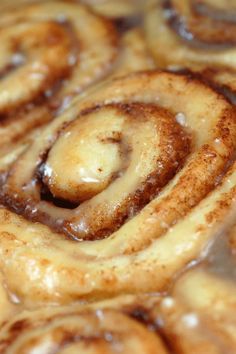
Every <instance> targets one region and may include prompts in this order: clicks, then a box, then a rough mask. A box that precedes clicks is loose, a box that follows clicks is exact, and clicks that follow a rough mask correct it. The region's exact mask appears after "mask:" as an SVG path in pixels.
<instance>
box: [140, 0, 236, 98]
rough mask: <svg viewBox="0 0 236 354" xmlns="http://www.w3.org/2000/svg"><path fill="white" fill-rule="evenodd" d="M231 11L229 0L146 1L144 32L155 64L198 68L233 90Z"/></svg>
mask: <svg viewBox="0 0 236 354" xmlns="http://www.w3.org/2000/svg"><path fill="white" fill-rule="evenodd" d="M235 14H236V12H235V4H234V2H233V1H232V2H231V1H221V0H220V1H211V0H204V1H200V0H184V1H177V0H163V1H157V0H154V1H150V3H149V6H148V10H147V17H146V33H147V41H148V43H149V47H150V49H151V51H152V53H153V54H154V57H155V58H156V61H157V64H158V65H159V66H160V67H162V68H167V67H168V68H169V69H171V70H172V69H173V70H182V69H190V70H194V71H197V72H201V73H202V74H203V76H204V77H205V78H207V79H208V80H210V81H213V82H216V83H217V84H218V85H220V86H223V89H224V91H225V93H228V91H227V90H228V89H229V90H231V91H233V92H234V91H235V88H236V84H235V82H236V81H235V78H236V76H235V69H236V67H235V28H236V27H235V26H236V25H235V23H236V21H235V19H236V17H235ZM221 89H222V87H221ZM228 95H229V96H230V93H228ZM231 96H232V95H231ZM231 96H230V97H231Z"/></svg>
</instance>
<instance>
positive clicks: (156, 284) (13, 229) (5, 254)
mask: <svg viewBox="0 0 236 354" xmlns="http://www.w3.org/2000/svg"><path fill="white" fill-rule="evenodd" d="M235 134H236V125H235V108H234V107H233V106H232V105H231V104H230V103H228V102H227V101H226V100H225V98H224V97H223V96H221V95H219V94H218V93H216V92H215V91H213V90H212V89H211V88H209V87H208V86H206V85H205V84H204V83H202V82H200V81H199V80H196V79H192V78H190V77H188V76H185V75H177V74H173V73H168V72H158V71H153V72H143V73H136V74H131V75H128V76H125V77H122V78H118V79H114V80H113V81H111V82H110V84H109V85H107V86H104V87H103V90H100V89H96V90H95V89H91V90H90V94H89V95H88V94H86V95H84V96H80V97H79V98H78V99H77V100H74V101H73V105H72V106H71V107H70V109H68V110H67V111H65V112H64V113H63V114H62V115H61V116H60V117H58V118H57V119H56V120H54V121H53V122H52V123H51V124H49V125H48V126H47V127H46V128H45V129H44V130H43V131H42V132H41V134H40V136H39V137H38V138H37V139H36V140H35V141H34V142H33V143H32V144H31V145H30V146H29V148H28V149H26V150H25V151H24V152H23V153H21V155H20V156H19V157H18V159H16V161H15V162H13V163H12V164H11V165H10V167H9V166H8V167H7V168H5V170H4V168H3V171H4V172H2V175H1V189H0V190H1V192H0V197H1V202H2V203H3V204H4V205H5V206H6V207H7V208H9V209H10V210H11V211H8V210H6V209H4V208H3V209H1V210H0V233H1V238H0V252H1V257H0V267H1V270H2V273H3V276H4V280H5V282H6V284H7V287H8V289H9V291H10V292H11V293H13V294H15V295H16V296H17V297H18V298H19V299H20V301H22V302H23V303H25V304H27V306H32V307H34V306H37V304H40V303H45V302H47V303H68V302H70V301H72V300H76V299H87V300H88V299H95V298H96V299H98V298H101V297H102V298H103V297H110V296H113V295H115V294H122V293H133V294H135V293H140V292H152V291H162V290H165V289H167V288H168V286H169V285H170V284H171V281H172V279H173V277H175V275H176V274H177V273H178V272H180V271H182V270H183V269H184V268H185V267H186V266H187V265H188V264H189V263H191V262H192V261H193V260H194V259H196V258H199V257H201V253H202V252H203V250H204V248H205V247H207V245H208V243H209V242H210V241H211V240H212V238H213V234H214V233H215V230H216V228H218V227H219V226H218V225H219V223H221V222H223V220H224V219H225V216H226V215H227V214H228V213H229V211H230V209H231V207H232V205H233V202H234V199H235V178H236V173H235V165H234V164H233V165H232V166H230V164H231V163H230V161H231V159H233V153H234V149H235ZM232 161H233V160H232ZM15 213H17V214H19V215H20V216H17V215H16V214H15ZM26 219H27V220H26ZM76 241H77V242H76ZM78 241H79V242H78ZM62 260H63V261H62Z"/></svg>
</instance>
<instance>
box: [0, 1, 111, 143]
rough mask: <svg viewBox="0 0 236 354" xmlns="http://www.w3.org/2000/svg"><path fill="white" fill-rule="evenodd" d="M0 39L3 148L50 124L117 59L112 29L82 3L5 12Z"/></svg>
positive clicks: (24, 7) (31, 6)
mask: <svg viewBox="0 0 236 354" xmlns="http://www.w3.org/2000/svg"><path fill="white" fill-rule="evenodd" d="M62 14H63V16H62ZM78 18H79V19H80V20H78ZM81 19H83V21H82V20H81ZM0 38H1V61H0V72H1V83H0V91H1V94H0V115H1V117H2V119H1V130H0V136H1V146H4V147H7V145H8V144H9V143H10V142H13V143H14V142H16V141H17V140H19V139H21V138H23V137H24V135H25V133H26V132H27V131H30V130H31V129H34V128H35V127H38V126H40V125H42V124H44V123H45V122H48V121H49V120H52V119H53V117H55V115H56V113H55V111H56V110H60V109H63V108H65V106H66V105H67V104H68V102H69V101H70V99H71V97H73V96H74V95H75V94H78V92H80V91H81V90H84V89H85V88H86V87H87V86H89V85H90V84H92V83H94V82H96V81H97V80H99V79H101V78H102V77H104V75H106V74H107V73H108V71H109V70H110V67H111V65H112V64H113V63H114V60H115V59H116V56H117V34H116V31H115V29H114V28H113V26H112V24H111V23H110V22H109V21H107V20H105V19H102V18H100V17H99V16H97V15H95V14H93V13H92V12H91V11H90V10H88V9H87V8H86V7H85V6H83V5H81V4H73V3H66V2H63V1H54V2H53V1H51V2H50V1H49V2H47V3H40V4H39V3H35V4H28V5H25V6H23V7H22V6H17V7H16V8H14V9H11V11H10V10H9V11H5V12H4V15H3V16H1V21H0ZM58 58H60V60H58Z"/></svg>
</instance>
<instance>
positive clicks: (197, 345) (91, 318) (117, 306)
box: [0, 269, 236, 354]
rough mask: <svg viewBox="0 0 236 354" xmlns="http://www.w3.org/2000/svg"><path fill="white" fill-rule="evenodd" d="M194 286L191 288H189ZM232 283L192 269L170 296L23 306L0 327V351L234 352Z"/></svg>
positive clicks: (215, 353) (234, 301)
mask: <svg viewBox="0 0 236 354" xmlns="http://www.w3.org/2000/svg"><path fill="white" fill-rule="evenodd" d="M193 289H194V291H192V290H193ZM235 305H236V297H235V284H234V283H233V282H231V281H229V280H222V279H221V278H219V277H216V276H215V275H213V274H211V273H210V272H208V271H206V269H204V270H203V269H195V270H191V271H189V272H188V273H187V274H185V275H184V276H181V277H180V279H179V280H177V282H176V284H175V286H174V288H173V290H172V291H171V293H170V295H168V296H139V297H134V296H122V297H118V298H115V299H112V300H109V301H103V302H98V303H93V304H89V305H82V304H74V305H72V306H65V307H57V308H52V307H51V308H44V309H42V308H41V309H38V310H36V311H23V312H21V313H19V314H17V315H15V316H13V318H12V319H11V320H9V321H7V322H6V323H4V324H3V325H2V326H1V328H0V350H1V353H3V354H4V353H13V354H14V353H17V354H23V353H30V352H40V353H41V354H46V353H47V354H48V353H64V352H65V353H76V352H79V353H91V352H93V353H119V352H122V353H130V352H131V351H133V350H135V353H145V354H153V353H158V354H170V353H173V352H174V353H176V354H189V353H190V351H192V350H193V348H194V353H196V354H202V353H203V352H210V353H213V354H219V353H234V352H235V348H236V337H235V328H236V323H235V318H234V315H233V314H234V309H235Z"/></svg>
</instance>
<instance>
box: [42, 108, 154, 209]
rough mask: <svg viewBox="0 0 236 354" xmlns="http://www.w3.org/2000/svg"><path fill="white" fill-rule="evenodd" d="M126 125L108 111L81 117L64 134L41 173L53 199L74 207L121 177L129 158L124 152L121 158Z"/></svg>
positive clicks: (118, 116)
mask: <svg viewBox="0 0 236 354" xmlns="http://www.w3.org/2000/svg"><path fill="white" fill-rule="evenodd" d="M125 121H126V117H125V116H122V115H121V114H120V113H119V112H117V111H116V110H114V108H111V107H107V108H104V109H103V110H101V111H97V110H95V111H93V112H91V113H89V114H87V115H85V116H82V117H81V118H79V119H78V120H76V121H74V122H73V123H72V124H70V125H69V126H68V127H67V128H66V129H65V130H64V131H63V134H61V136H60V137H59V138H58V140H57V142H56V143H55V144H54V146H53V147H52V149H51V151H50V152H49V155H48V159H47V162H46V164H45V169H44V177H43V180H44V183H45V184H47V186H48V188H49V190H50V192H51V193H52V194H53V196H54V197H57V198H61V199H65V200H69V201H71V202H74V203H78V202H81V201H84V200H87V199H90V198H91V197H93V196H95V195H96V194H98V193H100V192H101V191H102V190H104V189H105V188H106V187H107V186H108V185H109V184H110V182H111V181H112V180H114V179H115V178H116V177H117V176H118V175H120V174H121V172H122V169H124V167H125V162H126V160H127V159H128V155H129V153H128V152H127V151H126V152H127V154H126V156H124V150H128V149H127V148H126V145H127V144H126V143H125V138H124V137H123V135H122V131H123V126H124V125H125ZM148 128H149V130H150V137H151V135H154V134H152V132H151V126H150V127H148ZM148 128H147V129H146V130H148Z"/></svg>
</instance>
